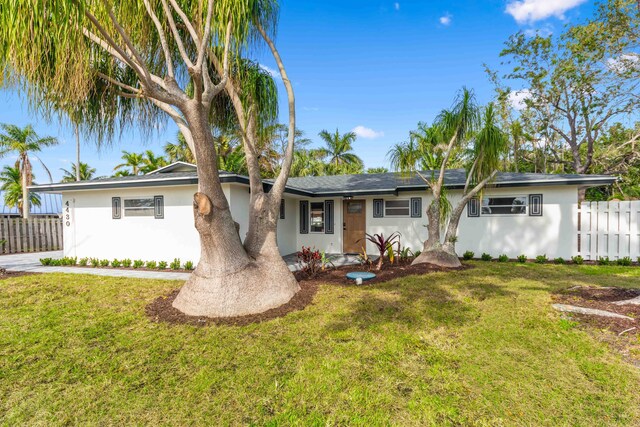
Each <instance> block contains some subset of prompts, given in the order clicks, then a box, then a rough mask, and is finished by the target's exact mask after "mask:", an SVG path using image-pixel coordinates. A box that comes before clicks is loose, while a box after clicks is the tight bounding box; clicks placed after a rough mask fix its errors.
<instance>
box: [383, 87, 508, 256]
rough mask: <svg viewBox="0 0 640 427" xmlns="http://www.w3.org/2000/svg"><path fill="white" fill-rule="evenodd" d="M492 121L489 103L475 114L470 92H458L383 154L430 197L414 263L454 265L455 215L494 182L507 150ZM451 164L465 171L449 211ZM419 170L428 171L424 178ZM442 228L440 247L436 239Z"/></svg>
mask: <svg viewBox="0 0 640 427" xmlns="http://www.w3.org/2000/svg"><path fill="white" fill-rule="evenodd" d="M496 121H497V120H496V115H495V111H494V107H493V104H489V105H488V106H487V107H486V108H485V109H484V110H483V109H481V108H480V107H479V106H478V105H477V104H476V101H475V96H474V94H473V92H471V91H470V90H468V89H466V88H463V89H462V90H461V91H460V93H459V94H458V96H457V98H456V101H455V102H454V105H453V107H452V109H451V110H443V111H442V112H441V113H440V114H439V115H438V117H437V118H436V122H435V123H434V125H433V126H431V127H426V126H421V127H420V128H419V129H418V131H416V132H412V133H411V135H410V140H409V142H408V143H405V144H399V145H396V147H394V148H392V149H391V151H390V152H389V157H390V159H391V164H392V166H393V167H394V168H396V170H399V171H400V172H403V173H415V174H417V175H418V176H419V177H420V178H422V179H423V180H424V181H425V183H426V184H427V185H428V187H429V189H430V191H431V192H432V193H433V201H432V202H431V204H430V205H429V207H428V209H427V217H428V225H427V227H428V230H429V236H428V238H427V241H426V242H425V243H424V251H423V252H422V253H421V254H420V256H419V257H417V258H416V259H415V260H414V263H416V264H419V263H425V262H428V263H432V264H437V265H442V266H459V265H460V261H459V259H458V256H457V255H456V252H455V243H456V240H457V233H458V223H459V221H460V216H461V215H462V212H463V211H464V208H465V207H466V205H467V203H468V202H469V201H470V200H471V199H472V198H473V197H475V196H476V195H478V194H479V193H480V192H481V191H482V190H483V189H484V187H485V186H486V185H487V184H488V183H489V182H490V181H491V180H492V179H493V178H494V177H495V175H496V173H497V171H498V168H499V167H500V159H501V156H502V155H503V153H504V152H505V150H506V149H507V147H508V138H507V135H506V134H505V133H504V132H503V131H502V130H501V129H500V128H499V127H498V126H497V125H496ZM467 147H470V149H469V153H468V155H466V156H464V155H463V154H462V153H464V151H465V149H467ZM403 148H406V150H403ZM457 162H460V163H463V164H464V166H465V167H466V169H467V179H466V183H465V186H464V189H463V190H462V197H461V199H460V201H459V202H458V204H457V205H456V206H455V208H454V207H452V206H451V203H450V202H449V200H448V199H447V195H446V187H445V180H444V178H445V171H446V170H447V168H448V167H450V166H451V165H452V164H455V163H457ZM419 169H423V170H425V169H426V170H430V171H431V172H430V173H428V174H424V173H422V172H420V170H419ZM447 219H448V220H449V221H448V223H447V222H446V220H447ZM445 225H446V233H445V238H444V242H443V241H441V238H440V237H441V231H442V230H444V229H445V227H444V226H445Z"/></svg>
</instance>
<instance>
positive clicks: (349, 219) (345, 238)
mask: <svg viewBox="0 0 640 427" xmlns="http://www.w3.org/2000/svg"><path fill="white" fill-rule="evenodd" d="M343 206H344V207H343V210H344V212H343V216H342V218H343V221H344V223H343V224H342V242H343V243H342V251H343V252H344V253H347V254H354V253H360V252H361V251H362V248H363V247H364V246H365V245H366V242H365V241H364V238H365V234H364V233H365V230H366V228H367V214H366V211H367V210H366V202H365V201H364V200H345V201H344V202H343Z"/></svg>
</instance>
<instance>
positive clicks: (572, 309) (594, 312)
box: [552, 304, 635, 320]
mask: <svg viewBox="0 0 640 427" xmlns="http://www.w3.org/2000/svg"><path fill="white" fill-rule="evenodd" d="M552 307H553V308H555V309H556V310H558V311H564V312H567V313H578V314H586V315H589V316H600V317H612V318H615V319H625V320H635V319H634V318H633V317H629V316H623V315H622V314H618V313H612V312H611V311H606V310H598V309H596V308H585V307H577V306H575V305H566V304H553V306H552Z"/></svg>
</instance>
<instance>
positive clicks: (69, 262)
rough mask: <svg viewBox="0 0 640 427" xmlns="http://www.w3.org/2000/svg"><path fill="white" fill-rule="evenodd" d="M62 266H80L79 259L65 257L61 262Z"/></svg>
mask: <svg viewBox="0 0 640 427" xmlns="http://www.w3.org/2000/svg"><path fill="white" fill-rule="evenodd" d="M61 264H62V265H76V264H78V258H77V257H68V256H66V257H64V258H62V260H61Z"/></svg>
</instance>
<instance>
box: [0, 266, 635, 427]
mask: <svg viewBox="0 0 640 427" xmlns="http://www.w3.org/2000/svg"><path fill="white" fill-rule="evenodd" d="M474 265H475V266H476V268H474V269H470V270H465V271H461V272H454V273H437V274H431V275H426V276H422V277H418V276H414V277H409V278H404V279H399V280H396V281H394V282H389V283H386V284H383V285H375V286H372V287H355V286H354V287H340V286H328V285H327V286H322V287H320V290H319V292H318V294H317V296H316V298H315V301H314V304H313V305H311V306H309V307H307V308H306V309H305V310H304V311H301V312H296V313H292V314H289V315H288V316H286V317H284V318H280V319H276V320H273V321H269V322H267V323H263V324H256V325H250V326H245V327H228V326H224V327H216V326H213V327H206V328H195V327H191V326H168V325H166V324H155V323H151V322H150V321H149V320H148V319H147V318H146V317H145V315H144V307H145V305H146V304H148V303H149V302H150V301H151V300H153V299H154V298H156V297H157V296H159V295H163V294H165V293H167V292H168V291H169V290H170V289H173V288H175V287H178V286H179V285H180V283H178V282H165V281H152V280H132V279H120V278H105V277H99V276H80V275H57V274H55V275H54V274H51V275H37V276H24V277H19V278H13V279H8V280H2V281H0V424H4V425H15V424H30V425H61V424H71V425H78V424H83V425H86V424H95V425H97V424H99V425H109V424H110V425H123V424H149V425H229V424H231V425H237V424H243V425H246V424H254V425H292V424H293V425H344V424H356V425H358V424H359V425H367V426H369V425H389V424H393V425H487V426H489V425H490V426H496V425H549V426H558V425H572V426H578V425H584V426H591V425H639V424H640V372H638V370H637V369H636V368H634V367H632V366H631V365H630V364H627V363H626V362H624V361H623V360H622V359H621V357H620V356H619V355H617V354H616V353H615V352H613V351H612V350H611V349H610V348H609V347H607V345H605V344H602V343H599V342H598V341H596V340H595V339H594V338H592V337H591V336H590V335H589V334H588V333H586V332H584V331H582V330H581V329H579V328H576V327H574V326H573V324H572V323H571V322H567V321H563V320H561V319H560V315H559V314H558V313H556V312H554V311H553V310H552V309H551V308H550V301H551V299H550V298H551V293H552V292H553V291H555V290H558V289H562V288H566V287H569V286H573V285H577V284H586V285H602V286H611V285H618V286H635V287H640V268H624V267H595V266H580V267H578V266H554V265H543V266H541V265H533V264H527V265H518V264H511V263H510V264H497V263H480V262H477V263H474Z"/></svg>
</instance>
